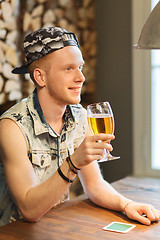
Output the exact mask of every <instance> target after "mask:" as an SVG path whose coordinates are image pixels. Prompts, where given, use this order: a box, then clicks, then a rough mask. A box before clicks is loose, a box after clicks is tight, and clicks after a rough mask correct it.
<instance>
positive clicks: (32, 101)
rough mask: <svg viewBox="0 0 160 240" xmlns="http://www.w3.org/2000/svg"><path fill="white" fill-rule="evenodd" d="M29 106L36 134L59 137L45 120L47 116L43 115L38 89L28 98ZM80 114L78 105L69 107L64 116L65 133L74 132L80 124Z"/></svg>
mask: <svg viewBox="0 0 160 240" xmlns="http://www.w3.org/2000/svg"><path fill="white" fill-rule="evenodd" d="M27 106H28V109H29V112H30V114H31V116H32V119H33V124H34V131H35V134H36V135H40V134H43V133H46V132H49V133H50V134H51V135H52V136H54V137H57V136H58V134H57V133H55V132H54V130H53V129H52V128H51V127H50V126H49V124H48V123H47V121H46V119H45V116H44V114H43V111H42V108H41V106H40V103H39V100H38V96H37V91H36V89H35V90H34V92H33V93H32V94H31V95H30V96H29V97H28V99H27ZM78 112H79V107H78V105H67V107H66V111H65V114H64V119H65V121H64V125H63V128H62V131H63V132H66V131H70V130H72V129H73V128H74V127H75V124H78ZM62 131H61V132H62Z"/></svg>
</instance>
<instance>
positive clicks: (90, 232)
mask: <svg viewBox="0 0 160 240" xmlns="http://www.w3.org/2000/svg"><path fill="white" fill-rule="evenodd" d="M112 185H113V186H114V188H115V189H117V190H118V191H119V192H120V193H122V194H123V195H124V196H126V197H130V198H131V199H133V200H135V201H140V202H146V203H151V204H153V205H154V206H155V207H157V208H159V209H160V201H159V196H160V179H151V178H132V177H127V178H124V179H122V180H119V181H117V182H115V183H113V184H112ZM113 221H120V222H126V223H132V224H135V225H136V228H134V229H133V230H131V231H130V232H128V233H126V234H125V235H124V234H121V233H114V232H108V231H103V230H102V227H104V226H105V225H107V224H109V223H111V222H113ZM3 239H7V240H46V239H47V240H49V239H61V240H63V239H65V240H72V239H74V240H75V239H85V240H97V239H101V240H103V239H107V240H111V239H114V240H118V239H125V240H135V239H136V240H141V239H146V240H147V239H148V240H151V239H160V224H159V222H158V223H157V222H156V223H153V224H152V225H151V226H149V227H148V226H144V225H142V224H140V223H138V222H136V221H131V220H129V219H128V218H127V217H126V216H125V215H124V214H123V213H120V212H114V211H110V210H106V209H103V208H101V207H98V206H96V205H95V204H93V203H92V202H91V201H90V200H89V199H87V197H86V196H85V195H82V196H80V197H78V198H76V199H74V200H71V201H68V202H66V203H64V204H61V205H58V206H56V207H54V208H52V209H51V210H50V211H49V212H48V213H47V214H45V215H44V216H43V217H42V218H41V220H40V221H38V222H37V223H27V222H23V221H17V222H14V223H11V224H8V225H5V226H3V227H1V228H0V240H3Z"/></svg>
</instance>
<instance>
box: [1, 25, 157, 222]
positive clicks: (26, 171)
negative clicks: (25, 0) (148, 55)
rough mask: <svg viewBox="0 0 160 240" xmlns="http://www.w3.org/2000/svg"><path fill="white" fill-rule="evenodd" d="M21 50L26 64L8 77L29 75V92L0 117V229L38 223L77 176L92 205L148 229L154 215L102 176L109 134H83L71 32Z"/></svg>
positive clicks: (38, 38) (46, 35) (52, 31)
mask: <svg viewBox="0 0 160 240" xmlns="http://www.w3.org/2000/svg"><path fill="white" fill-rule="evenodd" d="M24 51H25V55H26V59H27V62H26V64H25V65H23V66H21V67H19V68H16V69H14V70H13V73H15V74H24V73H28V72H29V73H30V76H31V78H32V80H33V81H34V83H35V90H34V92H33V93H32V94H31V95H30V96H29V97H28V98H27V99H25V100H22V101H21V102H20V103H18V104H17V105H15V106H14V107H12V108H11V109H9V110H8V111H7V112H6V113H4V114H3V115H2V116H1V121H0V135H1V137H0V149H1V161H0V179H1V182H0V188H1V189H0V211H1V212H0V217H1V219H0V225H3V224H6V223H8V222H10V221H13V220H16V219H18V218H20V217H24V218H25V219H26V220H28V221H30V222H35V221H37V220H38V219H40V217H41V216H42V215H44V214H45V213H46V212H47V211H49V210H50V209H51V208H52V207H53V206H54V205H55V204H58V203H60V202H62V201H64V200H65V199H67V198H68V189H69V186H70V184H71V183H72V182H73V180H74V178H75V177H76V175H77V174H78V176H79V178H80V180H81V183H82V186H83V188H84V191H85V192H86V194H87V195H88V197H89V198H90V200H91V201H93V202H94V203H95V204H97V205H99V206H103V207H105V208H109V209H112V210H115V211H122V212H123V211H125V213H126V214H127V216H128V217H129V218H131V219H134V220H138V221H140V222H141V223H143V224H146V225H150V224H151V222H152V221H157V220H158V219H159V218H160V212H159V211H158V210H156V209H155V208H154V207H153V206H151V205H147V204H141V203H137V202H133V201H131V200H129V199H127V198H125V197H123V196H122V195H120V194H119V193H118V192H116V191H115V190H114V189H113V188H112V187H111V186H110V185H109V184H108V183H107V182H106V181H105V180H104V179H103V177H102V175H101V173H100V169H99V167H98V163H97V160H98V159H101V158H102V155H103V149H104V148H106V149H107V150H109V151H111V150H112V146H111V145H110V144H108V143H107V142H109V141H110V140H112V139H114V136H113V135H108V134H97V135H94V136H93V135H91V133H90V132H89V129H88V126H87V117H86V111H85V109H84V108H83V107H82V106H81V105H80V104H79V102H80V94H81V89H82V85H83V82H84V81H85V78H84V76H83V73H82V68H83V64H84V60H83V57H82V54H81V51H80V49H79V45H78V40H77V38H76V36H75V34H73V33H69V32H67V31H66V30H64V29H61V28H57V27H49V28H43V29H38V30H37V31H35V32H33V33H31V34H29V35H28V36H26V37H25V40H24ZM99 140H101V142H100V141H99ZM142 214H146V216H147V217H143V216H142Z"/></svg>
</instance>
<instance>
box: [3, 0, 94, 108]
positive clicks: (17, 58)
mask: <svg viewBox="0 0 160 240" xmlns="http://www.w3.org/2000/svg"><path fill="white" fill-rule="evenodd" d="M45 26H58V27H62V28H65V29H67V30H68V31H73V32H74V33H76V34H77V36H78V39H79V41H80V48H81V51H82V53H83V57H84V59H85V65H84V70H83V72H84V75H85V77H86V81H85V84H84V87H83V92H82V95H83V94H89V95H90V94H91V95H92V94H94V92H95V85H96V84H95V82H96V53H97V44H96V28H95V0H54V1H53V0H26V1H24V0H0V59H1V61H0V92H1V93H0V104H2V103H5V101H12V100H19V99H20V98H22V97H26V96H27V95H28V94H29V93H30V92H31V91H32V90H33V84H32V82H31V80H30V79H29V76H28V74H26V75H25V76H20V77H19V76H17V75H14V74H11V69H12V68H13V67H15V66H17V65H21V64H22V63H24V62H25V58H24V55H23V53H22V52H23V51H22V40H23V38H24V36H25V35H26V34H28V33H30V32H31V31H34V30H36V29H37V28H41V27H45ZM20 83H21V84H20ZM21 86H22V88H21Z"/></svg>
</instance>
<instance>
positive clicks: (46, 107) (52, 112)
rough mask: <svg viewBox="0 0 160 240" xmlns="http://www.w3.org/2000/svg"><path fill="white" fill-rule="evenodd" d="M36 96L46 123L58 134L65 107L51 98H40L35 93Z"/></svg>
mask: <svg viewBox="0 0 160 240" xmlns="http://www.w3.org/2000/svg"><path fill="white" fill-rule="evenodd" d="M37 96H38V100H39V103H40V106H41V108H42V111H43V114H44V116H45V119H46V121H47V123H48V124H49V125H50V126H51V127H52V129H53V130H54V131H55V132H56V133H58V134H60V132H61V129H62V127H63V124H64V120H63V116H64V113H65V110H66V106H61V105H59V104H58V103H56V102H55V101H54V100H53V99H52V98H51V97H48V96H42V95H41V94H40V93H37Z"/></svg>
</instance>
